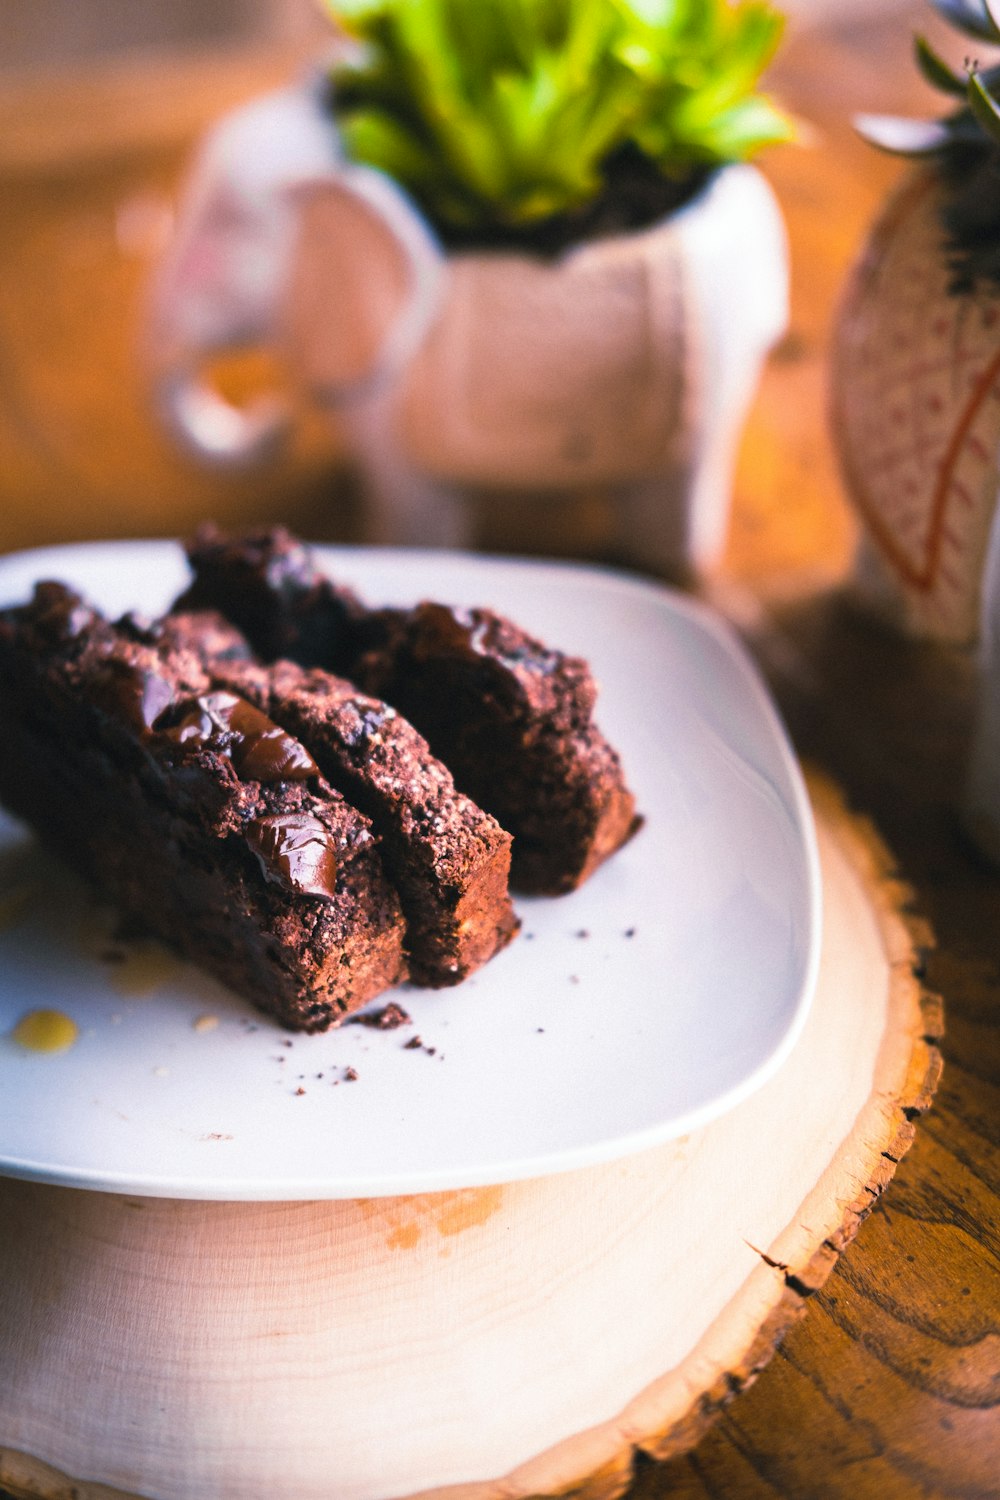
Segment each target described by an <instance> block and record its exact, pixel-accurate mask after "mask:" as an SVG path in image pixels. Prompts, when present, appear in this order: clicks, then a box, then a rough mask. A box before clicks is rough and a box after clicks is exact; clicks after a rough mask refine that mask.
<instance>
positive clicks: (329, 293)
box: [150, 88, 788, 571]
mask: <svg viewBox="0 0 1000 1500" xmlns="http://www.w3.org/2000/svg"><path fill="white" fill-rule="evenodd" d="M787 281H788V277H787V253H786V247H785V238H784V231H783V225H782V220H781V216H780V213H779V211H778V208H777V205H776V203H775V200H774V197H773V195H772V193H771V191H770V189H769V188H768V186H767V185H766V183H765V182H764V180H763V178H762V177H761V176H760V175H759V174H758V173H757V172H756V170H755V169H753V168H751V167H747V166H734V167H729V168H726V169H723V170H721V171H720V172H719V173H717V174H716V175H715V177H714V178H713V179H712V180H711V182H710V183H709V184H708V186H707V187H706V188H705V189H704V190H703V192H702V193H701V194H700V195H699V196H698V197H697V198H696V199H694V200H692V201H691V202H690V203H689V204H688V205H686V206H685V207H684V208H683V209H681V210H680V211H678V212H677V213H676V214H674V215H672V216H671V217H670V218H669V219H667V220H664V221H662V222H661V223H659V224H657V225H655V226H653V227H652V228H649V229H647V230H644V231H641V232H637V233H632V234H628V235H622V236H619V237H616V238H612V239H607V240H601V241H594V242H590V243H586V244H582V245H580V246H579V247H577V248H575V249H573V250H571V251H570V252H569V253H567V254H564V255H562V256H560V257H559V258H557V259H555V260H541V259H538V258H533V257H530V256H528V255H522V254H507V253H503V254H500V253H459V254H454V255H446V254H445V253H444V251H443V250H442V248H441V247H440V245H439V244H438V243H437V241H436V239H435V238H434V236H433V234H432V233H431V232H430V230H429V229H428V227H427V226H426V224H425V222H424V221H423V219H422V218H421V217H420V215H419V214H418V213H417V211H416V210H415V208H414V207H413V205H412V203H411V202H410V201H409V200H408V199H407V198H406V197H405V195H404V194H403V193H402V192H401V191H400V190H399V189H398V188H397V187H396V186H395V185H394V184H393V183H392V182H391V181H389V180H388V179H387V178H385V177H384V176H383V175H382V174H380V173H378V172H376V171H374V170H372V169H369V168H365V167H359V166H357V165H352V164H349V163H347V162H345V161H343V159H342V158H341V157H340V155H339V149H338V144H337V139H336V133H335V130H334V127H333V125H332V123H331V120H330V117H329V115H328V113H327V112H326V111H325V110H324V109H323V107H322V105H321V103H320V95H319V92H318V90H310V89H309V88H298V89H290V90H288V91H285V92H283V93H281V94H277V95H273V96H270V97H269V98H267V99H264V100H260V101H258V102H256V103H255V104H252V105H251V106H249V107H247V108H244V109H243V110H241V111H239V112H237V113H236V114H234V115H231V116H229V117H228V118H227V119H226V120H224V121H223V122H222V124H221V125H220V126H219V127H217V129H216V130H215V132H214V133H213V134H212V135H211V137H210V138H209V139H208V140H207V141H206V143H205V145H204V147H203V149H202V152H201V156H200V159H199V161H198V163H197V164H196V168H195V171H194V174H193V177H192V180H191V183H190V186H189V190H188V193H187V197H186V201H185V203H184V205H183V206H182V212H181V217H180V223H179V228H178V232H177V236H176V239H175V242H174V244H173V246H172V248H171V250H170V252H169V254H168V256H167V259H166V261H165V263H164V265H163V266H162V268H161V271H160V275H159V278H158V282H157V285H156V287H155V288H154V298H153V316H152V321H151V339H150V345H151V350H152V357H153V360H154V362H155V370H156V378H157V389H158V395H159V402H160V405H161V408H162V410H163V411H164V412H165V413H166V415H167V418H168V420H169V422H170V424H171V426H172V427H173V429H174V430H175V431H176V432H178V433H179V434H180V435H181V437H182V439H183V441H184V442H185V443H186V444H187V445H189V446H190V447H193V448H194V450H195V451H196V452H199V453H201V454H202V455H203V456H205V457H207V458H210V459H213V460H216V461H224V462H230V463H236V462H246V461H248V460H254V459H260V458H261V457H263V456H264V455H265V454H266V453H268V451H270V450H273V448H274V446H275V445H276V444H277V443H279V442H280V440H281V439H282V437H283V436H284V434H285V433H286V432H287V419H286V418H285V416H284V414H283V412H282V410H281V406H280V403H276V402H273V401H268V402H261V403H258V404H257V405H256V406H255V407H253V408H251V409H249V410H246V411H239V410H236V409H234V408H233V407H231V406H227V405H226V404H225V403H224V402H222V400H221V399H220V398H219V396H218V395H217V394H215V393H214V392H213V391H212V390H211V388H210V386H209V385H207V384H205V383H203V382H202V380H201V378H200V375H199V369H200V367H202V366H203V365H204V363H205V361H206V360H207V359H208V358H210V357H211V356H212V355H214V354H217V353H219V352H220V351H223V350H225V349H227V348H232V347H234V346H237V345H240V344H246V343H248V342H253V343H259V342H266V343H268V344H270V345H272V346H277V347H278V348H280V349H281V350H282V352H283V355H284V357H285V359H286V360H287V361H288V364H289V368H290V369H291V370H292V371H293V372H294V374H295V377H296V379H297V380H302V381H304V382H305V385H306V387H307V389H308V390H309V391H310V393H311V394H312V396H313V397H315V398H316V399H318V400H320V401H323V402H326V403H328V404H330V405H331V406H334V407H336V408H337V409H338V411H339V413H340V415H341V418H342V420H343V422H344V423H345V425H346V429H347V432H348V434H349V438H350V441H351V444H352V447H353V450H354V453H355V456H356V458H357V459H358V461H359V464H360V467H361V470H362V473H363V475H364V477H365V479H366V482H367V491H368V504H369V511H368V519H369V535H370V537H371V539H373V540H379V541H392V542H401V543H420V544H422V545H425V546H426V545H442V546H461V545H466V544H468V543H469V541H470V540H471V526H472V513H471V505H470V501H472V500H473V499H474V500H476V501H479V502H480V503H481V502H482V501H483V500H485V501H486V502H487V503H488V504H491V505H492V504H496V505H500V504H502V503H503V501H504V497H505V496H509V495H510V494H511V493H518V494H520V495H524V494H528V495H530V496H531V497H532V498H533V499H535V498H536V497H537V503H538V504H544V503H545V500H546V497H551V496H553V495H564V494H566V493H571V494H572V493H587V494H594V493H599V494H601V495H603V496H605V497H606V498H607V500H608V501H609V502H610V509H611V512H612V514H613V516H614V518H615V525H616V528H617V538H616V541H617V550H618V551H619V552H620V553H621V554H623V555H625V556H627V557H629V558H631V559H632V560H634V561H636V562H638V563H640V564H643V565H646V566H648V567H653V568H660V569H664V570H668V571H688V570H691V569H702V568H705V567H707V566H708V565H710V564H711V563H712V562H713V561H714V560H715V559H716V557H717V556H718V554H719V552H720V550H721V547H722V545H723V542H724V539H725V529H726V519H727V512H728V504H729V491H730V483H731V476H732V467H733V460H734V456H735V449H736V445H737V442H738V439H739V435H740V431H741V427H742V423H743V419H744V417H745V414H746V409H747V406H748V403H749V401H750V399H751V396H752V394H753V391H754V388H755V384H756V381H757V377H758V374H759V371H760V366H761V363H762V361H763V358H764V356H765V354H766V353H767V351H768V349H769V348H770V346H771V345H772V344H773V342H774V341H775V340H776V339H777V338H778V337H779V335H780V334H781V332H782V331H783V329H784V327H785V323H786V317H787Z"/></svg>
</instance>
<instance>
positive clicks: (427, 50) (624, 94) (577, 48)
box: [327, 0, 792, 239]
mask: <svg viewBox="0 0 1000 1500" xmlns="http://www.w3.org/2000/svg"><path fill="white" fill-rule="evenodd" d="M327 9H328V10H329V12H330V14H331V16H332V17H333V19H334V21H335V23H337V24H338V26H339V27H340V28H341V29H343V30H344V31H346V32H347V34H348V35H349V36H350V37H353V39H354V41H355V43H356V44H357V45H356V46H355V48H354V49H352V53H351V55H349V56H348V57H346V58H345V59H344V60H342V61H341V62H339V63H338V64H337V65H336V66H335V67H334V69H333V73H332V85H333V92H332V104H333V109H334V112H335V115H336V118H337V121H338V124H339V128H340V130H341V132H342V135H343V139H344V142H345V147H346V150H347V152H348V154H349V155H350V156H351V157H353V158H354V159H355V160H358V161H362V162H366V163H368V164H370V165H373V166H376V167H380V168H381V169H382V170H384V171H385V172H387V173H388V174H389V175H390V176H392V177H394V178H395V179H396V180H397V181H398V182H399V183H400V184H401V185H402V186H403V187H404V188H405V189H406V190H407V191H408V192H409V193H410V195H411V196H412V197H413V198H414V199H415V200H416V201H417V203H418V204H419V205H420V207H421V208H422V209H423V211H424V212H425V213H426V215H427V217H428V218H429V220H430V221H431V223H432V224H434V225H435V226H436V227H437V228H438V229H439V231H441V232H442V233H443V234H444V236H445V237H446V238H447V237H449V235H450V236H451V237H453V238H454V237H458V238H462V237H466V238H469V237H472V238H476V237H480V238H487V239H489V238H490V237H491V236H493V237H500V238H504V237H515V238H516V237H517V236H518V235H526V236H529V237H530V236H532V235H535V236H536V237H537V235H538V230H539V226H544V225H549V226H552V225H560V226H562V229H563V230H565V231H566V233H567V234H568V233H569V232H570V231H571V229H573V228H575V229H576V230H580V228H581V225H583V224H584V223H585V222H586V227H587V228H589V229H594V230H596V232H599V230H600V224H601V221H602V208H601V205H602V203H603V201H604V200H605V199H606V197H607V195H608V193H609V192H610V191H612V189H613V188H614V187H615V185H616V183H617V184H618V185H619V189H621V185H622V184H624V185H625V188H624V196H625V197H626V198H630V199H632V200H635V201H633V202H632V203H631V205H630V206H629V207H628V208H627V209H626V217H627V218H631V219H635V218H636V217H638V218H642V216H643V208H642V207H641V206H639V203H638V200H642V202H643V203H645V204H646V205H647V207H648V210H649V216H650V217H656V216H657V208H658V204H659V200H660V199H663V200H664V201H666V202H669V201H674V200H676V199H677V198H678V197H679V196H682V195H683V193H684V192H686V191H689V190H690V186H691V185H692V184H695V183H697V182H698V181H700V180H701V179H703V178H704V176H705V175H706V174H707V173H708V172H710V171H711V170H712V169H714V168H715V167H717V166H718V165H720V164H721V163H723V162H729V161H737V160H743V159H745V158H746V157H748V156H751V155H752V154H753V153H754V152H756V151H757V150H758V149H759V148H760V147H762V146H764V145H766V144H769V143H771V142H776V141H783V140H787V139H789V137H790V136H791V134H792V126H791V122H790V120H789V119H788V117H787V116H786V115H785V114H784V113H783V112H782V111H781V110H780V109H779V108H778V107H777V106H776V105H775V104H774V103H773V102H772V101H771V100H770V99H769V98H768V97H767V96H766V95H765V94H763V93H761V92H760V91H759V89H758V87H757V85H758V80H759V78H760V75H761V73H762V72H763V70H764V68H765V67H766V65H767V63H768V62H769V61H770V59H771V57H772V55H773V53H774V51H775V49H776V47H777V45H778V42H779V39H780V36H781V30H782V24H783V21H782V17H781V16H780V15H779V13H778V12H777V11H776V10H774V9H773V8H772V6H771V5H770V3H769V0H327ZM682 185H683V186H682ZM619 196H621V192H619ZM542 237H543V238H544V232H543V235H542ZM557 237H558V236H557Z"/></svg>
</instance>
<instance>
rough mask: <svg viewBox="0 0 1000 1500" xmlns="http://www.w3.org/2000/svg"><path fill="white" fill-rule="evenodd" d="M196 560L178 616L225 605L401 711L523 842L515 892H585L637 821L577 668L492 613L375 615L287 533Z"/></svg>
mask: <svg viewBox="0 0 1000 1500" xmlns="http://www.w3.org/2000/svg"><path fill="white" fill-rule="evenodd" d="M188 557H189V560H190V563H191V567H192V570H193V573H194V581H193V583H192V585H191V587H190V589H189V590H188V591H187V593H186V594H184V595H183V596H182V598H181V599H180V600H179V601H178V603H177V605H176V606H175V608H191V607H198V608H208V609H217V610H220V611H221V612H222V613H223V614H225V615H226V616H227V617H228V618H229V619H231V620H232V621H233V622H234V623H235V624H236V625H238V626H239V628H240V629H241V630H242V631H244V632H245V634H246V635H247V637H248V639H249V640H250V642H251V644H252V646H253V647H254V649H255V650H256V651H257V652H258V653H259V654H260V655H261V656H262V657H264V658H265V659H273V658H274V657H275V656H277V655H281V654H284V655H286V656H288V657H291V658H293V659H294V660H296V661H298V662H299V663H301V664H303V665H308V666H315V665H318V666H322V667H325V668H326V669H328V670H329V671H330V672H333V673H336V674H337V675H338V676H341V677H344V678H349V679H350V680H351V681H353V682H355V683H356V684H357V685H358V687H360V688H361V689H362V690H363V691H364V692H366V693H370V694H374V695H376V696H377V697H379V698H382V699H385V700H386V701H387V702H389V703H391V704H392V706H393V707H394V708H395V709H397V710H398V711H399V712H400V713H401V714H402V715H404V717H405V718H406V719H408V720H409V721H410V722H411V723H412V724H413V725H414V726H415V727H416V728H417V729H418V730H419V731H420V733H421V734H422V735H423V736H424V737H425V738H426V739H427V741H428V742H429V744H430V747H431V750H432V751H433V752H434V754H435V755H437V756H439V757H440V759H441V760H442V761H444V763H445V764H446V765H447V767H448V769H449V770H450V771H451V773H452V775H453V777H454V779H455V784H456V785H457V786H458V787H459V788H460V789H461V791H463V792H464V793H466V794H467V795H468V796H469V797H471V798H472V799H473V800H474V801H475V802H477V803H478V804H479V805H480V806H481V807H484V808H485V809H486V810H487V811H488V812H490V813H491V814H492V815H493V816H494V817H495V818H496V819H497V821H498V822H499V823H500V824H501V826H502V827H504V828H506V829H507V830H509V832H510V833H511V834H513V836H514V845H513V851H512V864H511V883H512V884H513V885H515V887H516V888H517V889H520V890H522V891H525V892H532V893H537V894H546V895H558V894H561V893H563V892H565V891H570V890H573V889H574V888H575V887H576V886H578V885H579V884H580V883H581V882H582V881H584V880H585V879H586V878H587V877H588V876H589V875H590V874H591V873H592V871H593V870H594V869H595V868H596V867H597V865H599V864H600V863H601V861H602V860H604V859H606V858H607V856H608V855H609V854H611V853H613V852H614V850H616V849H618V848H619V847H620V846H621V845H622V844H623V843H624V842H625V841H626V840H627V839H628V838H629V837H630V836H631V834H632V833H634V832H635V830H636V829H637V827H638V826H639V822H640V820H639V818H638V817H637V815H636V811H635V803H634V799H633V797H632V794H631V792H630V791H629V790H628V787H627V785H626V783H625V778H624V774H623V771H622V767H621V763H620V761H619V758H618V756H617V754H616V752H615V751H614V750H613V749H612V747H611V746H610V745H609V744H608V742H607V740H606V739H605V738H604V736H603V735H602V734H601V732H600V730H599V729H598V727H597V725H596V724H595V723H594V719H593V708H594V700H595V697H596V686H595V684H594V681H593V678H592V677H591V675H590V672H589V670H588V668H587V664H586V663H585V662H584V661H582V660H580V659H579V658H576V657H571V656H567V655H565V654H564V653H563V652H560V651H556V650H553V649H551V648H549V647H547V646H545V645H543V644H542V643H541V642H540V641H537V640H535V639H534V638H533V637H532V636H530V635H528V634H527V633H526V632H525V631H523V630H521V629H520V628H519V627H518V626H516V625H515V624H513V622H511V621H510V620H507V619H504V618H503V617H502V616H499V615H497V614H494V613H492V612H491V611H489V610H482V609H476V610H460V609H454V608H451V607H450V606H448V605H443V604H435V603H422V604H418V605H417V606H416V607H414V608H412V609H368V608H366V607H365V606H364V605H363V603H362V602H361V601H360V600H359V599H358V597H357V595H356V594H354V593H353V592H352V591H351V590H350V589H345V588H343V587H341V586H339V585H337V584H336V583H334V582H333V581H331V580H329V579H328V578H326V577H325V576H324V575H323V574H322V572H321V571H320V570H319V569H318V568H317V566H316V565H315V563H314V562H313V560H312V558H311V555H310V553H309V552H308V550H307V549H305V548H304V547H303V546H302V544H301V543H300V542H298V541H296V540H295V539H294V538H293V537H291V536H290V535H289V533H288V532H287V531H285V530H284V529H283V528H276V529H274V530H272V531H266V532H258V533H254V534H252V535H250V536H247V537H243V538H241V537H227V536H224V535H223V534H222V533H221V532H219V531H218V530H217V529H216V528H214V527H208V528H203V529H202V530H201V531H199V533H198V535H197V536H196V538H195V539H194V541H193V542H192V543H191V544H190V546H189V548H188Z"/></svg>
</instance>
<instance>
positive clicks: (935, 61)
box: [913, 36, 968, 99]
mask: <svg viewBox="0 0 1000 1500" xmlns="http://www.w3.org/2000/svg"><path fill="white" fill-rule="evenodd" d="M913 50H914V52H915V53H916V58H917V67H918V68H919V69H920V71H921V73H922V74H923V75H924V77H925V78H926V79H927V82H928V83H929V84H930V85H931V86H932V87H933V88H936V89H941V90H942V92H943V93H945V94H954V95H956V97H958V98H961V99H964V98H965V90H966V85H967V83H968V79H967V78H966V76H965V75H964V74H958V73H956V72H954V71H953V69H951V68H950V67H949V66H948V64H947V63H946V62H945V61H944V59H943V58H942V57H939V56H938V54H937V53H936V52H935V51H934V48H933V47H932V46H931V44H930V42H928V40H927V38H926V37H923V36H915V37H914V38H913Z"/></svg>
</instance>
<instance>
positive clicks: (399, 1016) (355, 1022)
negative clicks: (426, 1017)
mask: <svg viewBox="0 0 1000 1500" xmlns="http://www.w3.org/2000/svg"><path fill="white" fill-rule="evenodd" d="M344 1025H345V1026H368V1027H370V1029H371V1030H372V1031H395V1030H397V1028H398V1027H400V1026H412V1025H413V1017H412V1016H411V1015H410V1014H409V1013H408V1012H407V1011H405V1010H404V1009H403V1007H402V1006H401V1005H400V1004H399V1002H398V1001H396V1000H390V1001H389V1004H388V1005H381V1006H379V1008H378V1010H368V1011H362V1012H361V1014H360V1015H357V1016H348V1017H347V1020H346V1021H345V1022H344Z"/></svg>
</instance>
